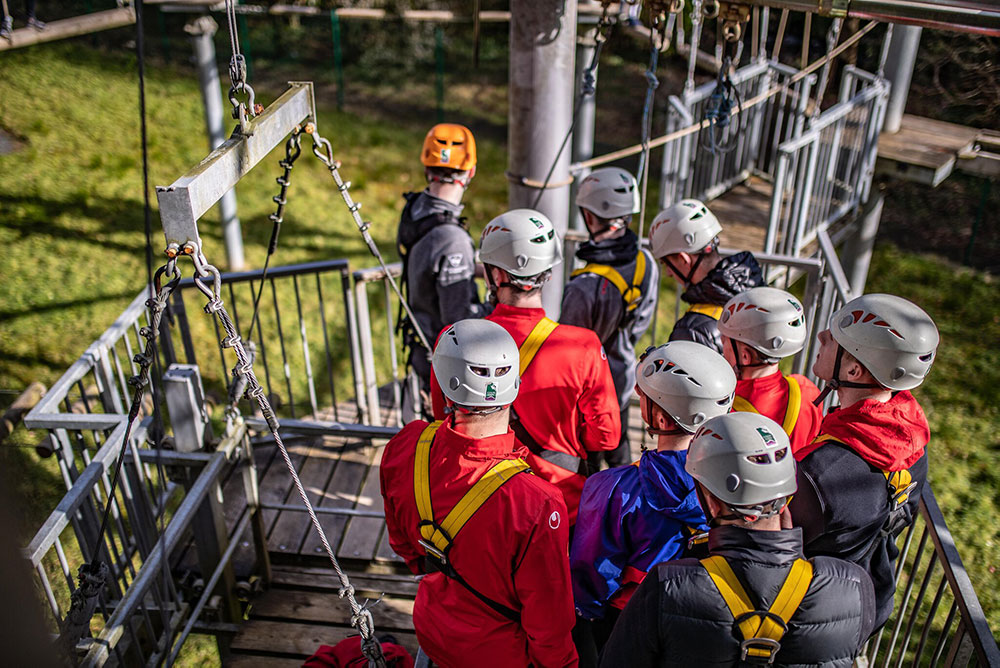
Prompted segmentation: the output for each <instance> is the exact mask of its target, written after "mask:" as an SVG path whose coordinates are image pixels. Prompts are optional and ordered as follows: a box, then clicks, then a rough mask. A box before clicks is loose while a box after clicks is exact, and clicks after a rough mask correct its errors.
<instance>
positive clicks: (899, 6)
mask: <svg viewBox="0 0 1000 668" xmlns="http://www.w3.org/2000/svg"><path fill="white" fill-rule="evenodd" d="M746 2H747V3H748V4H751V5H758V6H761V7H776V8H778V9H789V10H792V11H796V12H811V13H815V14H819V15H821V16H834V17H839V18H846V17H850V18H860V19H875V20H876V21H884V22H886V23H904V24H909V25H917V26H924V27H925V28H934V29H936V30H955V31H958V32H971V33H978V34H981V35H990V36H993V37H997V36H1000V6H998V5H997V3H996V2H995V0H921V1H916V0H746Z"/></svg>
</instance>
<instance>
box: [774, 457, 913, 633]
mask: <svg viewBox="0 0 1000 668" xmlns="http://www.w3.org/2000/svg"><path fill="white" fill-rule="evenodd" d="M909 471H910V475H911V476H912V477H913V482H915V483H916V484H917V486H916V488H914V490H913V491H912V492H911V493H910V496H909V500H908V501H907V503H906V504H905V506H904V507H903V508H902V509H901V510H902V511H903V513H902V516H901V517H899V518H898V519H897V520H896V522H895V526H893V527H891V529H889V530H885V529H886V527H885V524H886V520H887V519H888V518H889V497H888V493H887V491H886V480H885V475H884V474H883V473H882V471H881V470H879V469H878V468H877V467H875V466H873V465H872V464H869V463H868V462H866V461H865V460H864V459H862V458H861V457H860V456H859V455H858V454H857V453H855V452H854V451H853V450H851V449H850V448H849V447H847V446H846V445H841V444H839V443H832V442H831V443H826V444H824V445H823V447H821V448H818V449H817V450H816V451H815V452H812V453H811V454H809V455H808V456H806V457H805V458H804V459H803V460H802V461H801V462H799V465H798V471H797V475H796V477H797V479H798V492H796V494H795V496H794V497H793V499H792V503H791V506H790V510H791V513H792V519H793V521H794V522H795V526H797V527H801V528H802V536H803V540H804V545H805V552H806V554H807V555H809V556H810V557H812V556H816V555H825V556H831V557H837V558H840V559H846V560H847V561H851V562H853V563H855V564H858V565H859V566H861V567H862V568H864V569H865V570H866V571H868V573H869V574H870V575H871V579H872V583H873V584H874V586H875V596H876V601H875V628H879V627H881V626H882V625H883V624H885V622H886V620H888V619H889V615H890V614H892V602H893V595H894V594H895V591H896V584H895V582H894V581H893V567H894V564H895V562H896V557H897V556H898V555H899V549H898V548H897V547H896V537H897V536H898V535H899V534H900V532H901V531H902V530H903V529H904V528H905V527H907V526H909V525H910V524H912V523H913V519H914V517H916V515H917V512H918V509H919V505H918V504H919V502H920V493H921V491H922V490H923V487H924V484H925V483H926V481H927V454H926V453H924V455H923V456H922V457H921V458H920V459H919V460H917V463H916V464H914V465H913V466H911V467H910V469H909Z"/></svg>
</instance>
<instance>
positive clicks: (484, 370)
mask: <svg viewBox="0 0 1000 668" xmlns="http://www.w3.org/2000/svg"><path fill="white" fill-rule="evenodd" d="M469 371H471V372H472V373H474V374H476V375H477V376H480V377H482V378H489V377H490V369H489V367H485V366H472V365H471V364H470V365H469Z"/></svg>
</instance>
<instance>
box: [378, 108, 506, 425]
mask: <svg viewBox="0 0 1000 668" xmlns="http://www.w3.org/2000/svg"><path fill="white" fill-rule="evenodd" d="M420 162H421V163H423V165H424V177H425V178H426V179H427V188H426V189H424V190H423V191H421V192H419V193H414V192H408V193H405V194H404V195H403V198H404V199H405V200H406V204H405V206H404V207H403V213H402V216H401V217H400V221H399V231H398V233H397V237H396V241H397V246H398V249H399V255H400V257H401V258H402V260H403V275H402V283H403V286H404V289H405V290H406V292H407V302H408V303H409V305H410V308H411V309H412V311H413V315H414V317H415V318H416V321H417V322H416V323H415V324H416V325H418V326H419V327H420V330H421V331H422V332H423V333H424V336H425V337H426V339H427V340H428V341H433V340H434V338H435V337H436V336H437V334H438V332H440V331H441V330H442V329H444V328H445V327H446V326H447V325H450V324H452V323H454V322H457V321H459V320H462V319H465V318H479V317H482V316H484V315H486V313H487V308H486V307H485V306H484V305H483V304H481V303H480V301H479V293H478V292H477V290H476V285H475V281H474V274H475V248H474V247H473V244H472V238H471V237H470V236H469V232H468V228H467V226H466V224H465V219H464V218H462V208H463V205H462V197H463V196H464V195H465V190H466V189H467V188H468V187H469V183H470V182H471V181H472V177H473V176H475V175H476V140H475V138H474V137H473V136H472V132H471V131H470V130H469V128H467V127H465V126H464V125H458V124H455V123H439V124H438V125H435V126H434V127H433V128H431V129H430V131H429V132H428V133H427V136H426V137H425V138H424V144H423V147H422V149H421V151H420ZM413 324H414V323H409V322H403V321H400V325H401V327H403V328H404V331H403V339H404V341H405V343H406V346H407V348H408V350H409V355H408V364H409V366H410V373H409V375H408V377H407V382H406V383H405V385H404V391H403V421H404V422H409V421H410V420H412V419H414V418H415V417H418V416H419V415H421V414H424V415H427V414H428V412H429V410H430V406H429V402H427V401H426V400H422V399H421V398H422V397H427V396H428V393H429V392H430V377H431V365H430V352H431V351H429V350H426V349H425V348H424V347H423V346H422V345H421V344H420V339H419V337H417V336H416V335H415V330H414V328H413Z"/></svg>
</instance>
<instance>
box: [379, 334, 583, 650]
mask: <svg viewBox="0 0 1000 668" xmlns="http://www.w3.org/2000/svg"><path fill="white" fill-rule="evenodd" d="M518 358H519V356H518V350H517V346H516V345H515V343H514V340H513V339H512V338H511V336H510V334H508V333H507V332H506V331H505V330H504V329H503V327H501V326H500V325H497V324H495V323H492V322H487V321H485V320H461V321H459V322H457V323H455V324H454V325H451V326H450V327H448V328H447V329H446V330H445V331H444V332H443V333H442V334H441V336H440V338H439V341H438V343H437V345H436V346H435V350H434V356H433V360H432V367H433V371H434V378H435V379H436V380H437V382H438V383H439V385H440V387H442V388H443V390H444V396H445V398H446V399H447V401H448V404H449V406H450V407H451V409H452V410H451V413H450V415H449V417H448V419H447V420H445V421H443V422H435V423H432V424H428V423H427V422H424V421H422V420H415V421H413V422H411V423H409V424H408V425H406V426H405V427H404V428H403V429H402V431H400V432H399V434H397V435H396V436H394V437H393V438H392V439H391V440H390V441H389V443H388V444H386V447H385V451H384V455H383V457H382V463H381V471H380V476H381V483H382V496H383V497H384V499H385V519H386V528H387V530H388V533H389V542H390V545H391V546H392V548H393V550H395V551H396V553H397V554H398V555H399V556H401V557H402V558H403V559H404V560H405V561H406V563H407V565H408V566H409V568H410V570H412V571H413V572H414V573H416V574H420V573H428V575H426V577H424V578H423V579H422V580H421V581H420V586H419V587H418V589H417V598H416V601H415V603H414V607H413V626H414V629H415V630H416V633H417V639H418V640H419V641H420V647H421V651H422V652H424V653H425V654H426V655H427V657H428V658H429V659H430V660H431V661H433V662H434V663H435V664H436V665H439V666H444V667H450V666H467V665H470V663H474V664H475V665H476V666H477V668H487V667H492V666H496V667H498V668H499V667H506V666H529V665H534V666H546V667H548V666H554V667H559V666H576V665H577V656H576V649H575V648H574V646H573V641H572V638H571V631H572V628H573V621H574V614H573V596H572V593H571V589H570V580H569V560H568V558H567V555H568V542H569V533H568V531H569V522H568V519H567V513H566V505H565V504H564V503H563V500H562V495H561V494H560V493H559V490H558V489H557V488H556V487H554V486H553V485H552V484H551V483H548V482H546V481H544V480H542V479H541V478H540V477H538V476H535V475H531V474H530V471H529V470H528V465H527V463H525V462H524V461H523V459H522V457H523V455H524V454H525V450H524V449H523V448H521V447H519V446H518V445H517V444H516V442H515V440H514V434H513V432H511V431H510V429H509V427H508V419H509V414H510V405H511V403H512V402H513V401H514V398H515V397H516V396H517V393H518V385H519V377H518V372H517V369H518V367H517V364H518Z"/></svg>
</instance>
